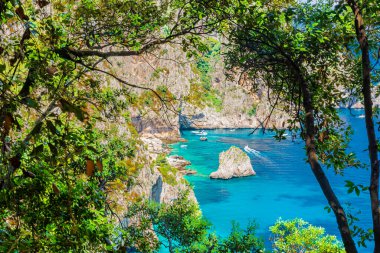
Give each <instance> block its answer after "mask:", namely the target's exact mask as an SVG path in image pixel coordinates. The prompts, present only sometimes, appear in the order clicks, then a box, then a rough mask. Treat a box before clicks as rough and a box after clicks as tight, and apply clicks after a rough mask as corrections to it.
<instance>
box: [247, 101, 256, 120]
mask: <svg viewBox="0 0 380 253" xmlns="http://www.w3.org/2000/svg"><path fill="white" fill-rule="evenodd" d="M256 110H257V104H253V105H252V107H251V108H250V109H249V110H248V112H247V114H248V116H249V117H253V116H255V115H256Z"/></svg>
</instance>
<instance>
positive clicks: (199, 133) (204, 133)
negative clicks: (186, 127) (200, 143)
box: [191, 130, 207, 135]
mask: <svg viewBox="0 0 380 253" xmlns="http://www.w3.org/2000/svg"><path fill="white" fill-rule="evenodd" d="M191 132H192V133H193V134H196V135H207V132H205V131H203V130H201V131H191Z"/></svg>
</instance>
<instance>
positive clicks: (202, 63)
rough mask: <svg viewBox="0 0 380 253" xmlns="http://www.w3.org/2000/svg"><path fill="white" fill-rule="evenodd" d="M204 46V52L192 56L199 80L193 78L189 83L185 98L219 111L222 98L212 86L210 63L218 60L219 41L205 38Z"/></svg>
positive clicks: (212, 69)
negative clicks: (187, 93)
mask: <svg viewBox="0 0 380 253" xmlns="http://www.w3.org/2000/svg"><path fill="white" fill-rule="evenodd" d="M205 46H206V48H207V51H206V52H205V53H203V54H202V55H199V54H197V55H195V56H194V57H195V59H196V63H195V68H193V72H194V73H197V74H198V76H199V78H200V82H199V83H198V82H197V81H195V80H194V81H193V82H192V83H191V87H190V94H189V95H188V96H187V97H186V98H185V99H186V101H187V102H189V103H192V104H195V105H197V106H200V107H204V106H210V107H213V108H215V109H216V111H218V112H220V111H221V110H222V109H223V100H222V97H221V95H220V94H219V92H218V91H217V90H216V89H215V88H213V87H212V80H211V78H212V77H211V75H212V72H213V71H214V68H213V66H212V64H215V62H216V61H218V60H220V54H221V52H220V47H221V43H220V42H219V41H218V40H215V39H212V38H210V39H208V40H206V42H205Z"/></svg>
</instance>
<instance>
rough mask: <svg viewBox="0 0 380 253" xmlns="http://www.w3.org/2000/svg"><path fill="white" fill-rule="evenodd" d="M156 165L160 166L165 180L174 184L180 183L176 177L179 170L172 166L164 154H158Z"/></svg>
mask: <svg viewBox="0 0 380 253" xmlns="http://www.w3.org/2000/svg"><path fill="white" fill-rule="evenodd" d="M156 165H157V166H158V171H159V172H160V173H161V175H162V177H163V180H164V182H166V183H168V184H169V185H173V186H174V185H177V184H178V182H177V177H176V175H177V172H178V171H177V169H176V168H174V167H172V166H170V164H169V163H168V161H167V160H166V156H165V155H164V154H160V155H158V157H157V159H156Z"/></svg>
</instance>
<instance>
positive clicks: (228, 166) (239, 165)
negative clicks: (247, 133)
mask: <svg viewBox="0 0 380 253" xmlns="http://www.w3.org/2000/svg"><path fill="white" fill-rule="evenodd" d="M252 175H256V172H255V171H254V170H253V168H252V164H251V160H250V159H249V157H248V155H247V154H246V153H244V152H243V151H242V150H241V149H240V148H238V147H235V146H232V147H230V148H229V149H228V150H227V151H225V152H222V153H220V154H219V168H218V170H217V171H214V172H212V173H211V174H210V178H215V179H230V178H233V177H246V176H252Z"/></svg>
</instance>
